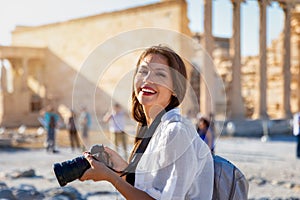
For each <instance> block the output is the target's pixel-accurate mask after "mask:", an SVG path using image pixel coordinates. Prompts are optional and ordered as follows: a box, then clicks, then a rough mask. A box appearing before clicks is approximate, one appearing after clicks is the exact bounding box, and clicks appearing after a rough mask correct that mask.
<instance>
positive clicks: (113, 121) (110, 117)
mask: <svg viewBox="0 0 300 200" xmlns="http://www.w3.org/2000/svg"><path fill="white" fill-rule="evenodd" d="M125 117H126V116H125V112H124V111H123V109H122V107H121V105H120V104H118V103H115V104H114V106H113V110H112V111H110V112H107V113H106V114H105V116H104V117H103V120H104V122H106V123H109V131H110V132H111V134H112V136H113V138H114V143H115V148H116V149H118V147H119V142H122V146H123V151H124V154H125V157H126V158H127V138H126V133H125V132H124V131H125Z"/></svg>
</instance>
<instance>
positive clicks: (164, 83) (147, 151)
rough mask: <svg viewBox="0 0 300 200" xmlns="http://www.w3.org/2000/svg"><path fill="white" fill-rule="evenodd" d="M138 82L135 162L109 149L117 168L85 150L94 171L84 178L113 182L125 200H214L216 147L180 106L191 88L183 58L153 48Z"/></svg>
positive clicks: (139, 68) (135, 88)
mask: <svg viewBox="0 0 300 200" xmlns="http://www.w3.org/2000/svg"><path fill="white" fill-rule="evenodd" d="M133 79H134V80H133V92H132V99H131V100H132V115H133V118H134V119H135V120H136V121H137V123H138V129H137V134H136V140H135V145H134V148H133V150H132V153H131V156H130V159H129V163H128V162H126V161H125V160H124V159H123V158H122V157H121V156H120V155H119V154H118V153H117V152H115V151H113V150H112V149H110V148H108V147H105V151H106V152H107V153H108V154H109V156H110V160H111V162H112V163H113V168H112V169H113V170H112V169H111V168H109V167H107V166H106V165H105V164H104V163H103V162H98V161H97V160H95V159H94V158H93V156H92V155H91V154H90V153H89V152H85V153H84V156H85V157H86V159H87V160H88V161H89V163H90V165H91V166H92V167H91V168H89V169H88V170H87V171H85V173H84V174H83V176H82V177H81V178H80V180H81V181H84V180H94V181H101V180H106V181H109V182H110V183H111V184H112V185H113V186H114V187H115V188H116V189H117V190H118V191H119V192H120V193H121V194H122V195H123V196H124V198H125V199H143V200H147V199H164V200H167V199H168V200H171V199H172V200H173V199H176V200H187V199H197V200H208V199H212V193H213V182H214V179H213V178H214V174H213V172H214V166H213V159H212V155H211V152H210V149H209V148H208V146H207V145H206V144H205V143H204V142H203V140H200V139H199V137H198V134H197V131H196V129H195V126H194V125H193V123H192V122H191V121H190V120H188V119H186V118H185V117H184V116H182V115H181V114H180V109H179V107H178V106H179V105H180V104H181V102H182V101H183V99H184V97H185V94H186V85H187V73H186V68H185V64H184V62H183V60H182V59H181V57H180V56H179V55H178V54H177V53H175V52H174V51H173V50H172V49H170V48H168V47H166V46H161V45H159V46H152V47H149V48H147V49H146V50H145V51H144V52H143V53H142V54H141V56H140V58H139V60H138V62H137V65H136V70H135V73H134V78H133ZM120 176H122V177H120Z"/></svg>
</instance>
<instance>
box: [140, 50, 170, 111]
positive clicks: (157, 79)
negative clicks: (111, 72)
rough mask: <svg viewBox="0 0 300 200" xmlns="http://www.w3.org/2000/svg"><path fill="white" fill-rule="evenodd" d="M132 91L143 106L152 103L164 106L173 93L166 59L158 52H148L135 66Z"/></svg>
mask: <svg viewBox="0 0 300 200" xmlns="http://www.w3.org/2000/svg"><path fill="white" fill-rule="evenodd" d="M137 67H138V69H137V73H136V75H135V78H134V92H135V96H136V97H137V99H138V101H139V103H140V104H142V105H143V106H144V107H145V108H150V107H152V106H154V105H156V106H161V107H163V108H165V107H166V106H167V105H168V104H169V102H170V99H171V95H172V93H173V81H172V76H171V71H170V67H169V66H168V62H167V59H166V58H165V57H164V56H162V55H160V54H148V55H147V56H146V57H145V58H144V59H142V60H141V62H140V64H139V66H137Z"/></svg>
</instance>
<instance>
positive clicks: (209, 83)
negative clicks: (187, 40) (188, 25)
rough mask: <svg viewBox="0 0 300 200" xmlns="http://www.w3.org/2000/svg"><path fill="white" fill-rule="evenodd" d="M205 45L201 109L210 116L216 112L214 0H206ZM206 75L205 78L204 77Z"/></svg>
mask: <svg viewBox="0 0 300 200" xmlns="http://www.w3.org/2000/svg"><path fill="white" fill-rule="evenodd" d="M203 47H204V49H205V51H206V53H205V54H204V55H205V56H204V58H203V59H204V60H203V67H202V69H201V71H202V77H201V79H200V87H201V89H200V91H201V95H200V98H201V100H200V102H201V104H200V110H201V113H202V114H205V115H207V116H209V115H210V114H214V112H215V101H214V99H215V95H214V92H215V91H216V90H215V85H214V83H215V74H214V73H215V72H214V65H213V61H212V56H213V55H212V53H213V49H214V39H213V35H212V1H211V0H204V38H203ZM203 77H204V78H203Z"/></svg>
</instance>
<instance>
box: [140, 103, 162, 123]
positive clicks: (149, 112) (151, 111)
mask: <svg viewBox="0 0 300 200" xmlns="http://www.w3.org/2000/svg"><path fill="white" fill-rule="evenodd" d="M164 109H165V108H164V107H162V106H151V107H147V106H144V112H145V115H146V121H147V126H148V127H149V126H150V125H151V124H152V122H153V121H154V119H155V117H156V116H157V115H158V114H159V113H160V112H161V111H162V110H164Z"/></svg>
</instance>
